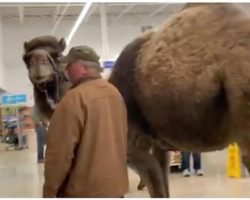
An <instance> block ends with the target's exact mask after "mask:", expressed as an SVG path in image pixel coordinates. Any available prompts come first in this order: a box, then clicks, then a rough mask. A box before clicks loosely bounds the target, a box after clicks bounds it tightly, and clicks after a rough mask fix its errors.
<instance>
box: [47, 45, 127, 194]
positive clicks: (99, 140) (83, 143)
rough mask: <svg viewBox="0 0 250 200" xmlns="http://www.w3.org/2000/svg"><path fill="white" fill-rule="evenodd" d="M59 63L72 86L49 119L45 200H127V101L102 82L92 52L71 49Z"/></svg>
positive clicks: (105, 82)
mask: <svg viewBox="0 0 250 200" xmlns="http://www.w3.org/2000/svg"><path fill="white" fill-rule="evenodd" d="M59 60H60V61H61V62H64V63H66V71H67V72H68V76H69V79H70V81H71V82H72V84H73V86H72V88H71V90H69V91H68V92H67V93H66V94H65V96H64V97H63V98H62V100H61V101H60V103H59V104H58V105H57V107H56V110H55V112H54V114H53V116H52V118H51V121H50V126H49V130H48V137H47V148H46V155H45V182H44V187H43V197H45V198H48V197H50V198H53V197H67V198H73V197H78V198H85V197H88V198H104V197H109V198H115V197H116V198H119V197H123V196H124V195H125V194H126V193H127V192H128V171H127V131H128V127H127V111H126V106H125V103H124V100H123V98H122V96H121V94H120V93H119V91H118V90H117V89H116V88H115V87H114V86H113V85H111V84H110V83H108V82H107V81H105V80H103V79H102V78H101V75H100V72H101V66H100V63H99V56H98V55H97V54H96V52H95V51H94V50H93V49H92V48H90V47H88V46H77V47H73V48H72V49H71V50H70V51H69V53H68V55H66V56H64V57H62V58H60V59H59Z"/></svg>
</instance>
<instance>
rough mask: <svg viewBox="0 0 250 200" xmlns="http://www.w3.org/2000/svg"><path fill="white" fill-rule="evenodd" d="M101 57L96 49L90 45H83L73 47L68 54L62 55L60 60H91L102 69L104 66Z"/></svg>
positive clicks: (66, 61) (65, 61)
mask: <svg viewBox="0 0 250 200" xmlns="http://www.w3.org/2000/svg"><path fill="white" fill-rule="evenodd" d="M99 58H100V57H99V56H98V55H97V53H96V52H95V50H94V49H92V48H91V47H89V46H86V45H83V46H76V47H72V48H71V49H70V51H69V53H68V55H66V56H62V57H60V58H59V61H60V62H62V63H71V62H74V61H76V60H83V61H89V62H93V63H96V64H97V65H99V67H100V69H101V70H102V67H101V66H100V63H99Z"/></svg>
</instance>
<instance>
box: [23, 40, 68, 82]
mask: <svg viewBox="0 0 250 200" xmlns="http://www.w3.org/2000/svg"><path fill="white" fill-rule="evenodd" d="M65 47H66V43H65V40H64V38H62V39H61V40H60V41H59V40H57V39H56V38H55V37H52V36H41V37H36V38H34V39H32V40H30V41H29V42H24V50H25V53H24V55H23V60H24V62H25V64H26V67H27V69H28V73H29V78H30V80H31V82H32V83H33V84H34V85H36V86H39V87H45V86H46V84H47V83H48V82H51V81H53V79H54V78H55V75H56V73H57V72H59V71H61V70H62V69H60V64H59V62H58V57H60V56H61V55H62V52H63V51H64V49H65Z"/></svg>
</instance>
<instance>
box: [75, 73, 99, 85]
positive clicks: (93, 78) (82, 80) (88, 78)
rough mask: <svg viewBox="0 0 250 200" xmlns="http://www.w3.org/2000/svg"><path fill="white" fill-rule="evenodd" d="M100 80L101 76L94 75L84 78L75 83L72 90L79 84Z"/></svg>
mask: <svg viewBox="0 0 250 200" xmlns="http://www.w3.org/2000/svg"><path fill="white" fill-rule="evenodd" d="M98 78H101V75H100V74H99V75H96V76H84V77H82V78H80V79H78V80H77V81H76V82H75V83H73V85H72V88H75V87H77V86H78V85H79V84H81V83H83V82H87V81H91V80H95V79H98Z"/></svg>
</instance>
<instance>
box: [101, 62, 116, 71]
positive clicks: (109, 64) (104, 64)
mask: <svg viewBox="0 0 250 200" xmlns="http://www.w3.org/2000/svg"><path fill="white" fill-rule="evenodd" d="M114 64H115V62H114V61H104V62H103V67H104V68H105V69H111V68H112V67H113V66H114Z"/></svg>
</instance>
